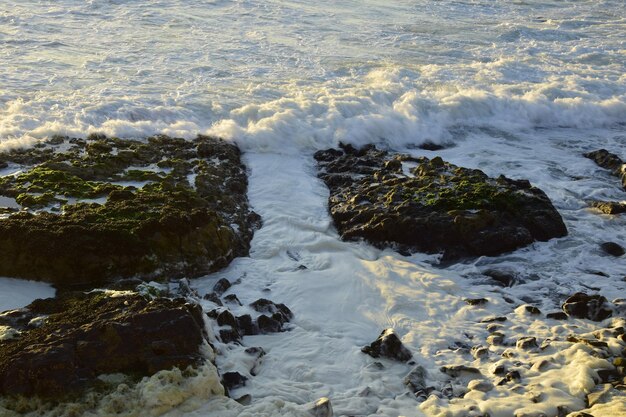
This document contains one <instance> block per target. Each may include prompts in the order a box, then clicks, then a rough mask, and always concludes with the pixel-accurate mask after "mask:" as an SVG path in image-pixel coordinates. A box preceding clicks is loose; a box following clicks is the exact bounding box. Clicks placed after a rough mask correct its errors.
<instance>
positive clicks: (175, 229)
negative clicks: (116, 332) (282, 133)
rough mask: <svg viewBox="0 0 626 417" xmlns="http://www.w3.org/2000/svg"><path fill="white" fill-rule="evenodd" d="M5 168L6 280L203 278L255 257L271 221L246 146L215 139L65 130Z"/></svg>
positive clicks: (1, 272) (87, 284) (0, 262)
mask: <svg viewBox="0 0 626 417" xmlns="http://www.w3.org/2000/svg"><path fill="white" fill-rule="evenodd" d="M0 166H3V167H4V168H3V169H2V172H3V176H1V177H0V196H1V197H0V202H1V203H2V204H5V205H6V206H5V207H4V208H0V276H8V277H15V278H26V279H34V280H41V281H47V282H51V283H53V284H55V285H56V286H57V287H70V286H71V287H82V288H93V287H94V286H96V285H102V284H103V283H106V282H110V281H115V280H117V279H119V278H128V277H137V278H141V279H156V280H159V279H162V277H167V278H168V279H169V278H180V277H190V278H193V277H197V276H201V275H204V274H207V273H209V272H213V271H216V270H218V269H220V268H223V267H224V266H226V265H228V263H229V262H230V261H231V260H232V259H233V258H235V257H236V256H245V255H247V253H248V250H249V247H250V239H251V238H252V234H253V230H254V228H255V227H256V226H258V224H259V222H260V218H259V216H258V215H256V214H255V213H254V212H252V211H251V210H250V208H249V205H248V199H247V195H246V192H247V176H246V170H245V166H244V165H243V164H242V162H241V159H240V152H239V149H238V148H237V147H236V146H235V145H233V144H231V143H228V142H225V141H223V140H220V139H217V138H213V137H207V136H198V137H197V138H196V139H194V140H185V139H182V138H172V137H168V136H153V137H150V138H147V139H146V140H142V141H138V140H121V139H117V138H108V137H105V136H102V135H91V136H89V137H88V138H87V139H86V140H85V139H70V138H66V137H54V138H52V139H50V140H49V141H48V142H47V143H41V144H39V145H38V146H37V147H35V148H31V149H26V150H13V151H10V152H4V153H0Z"/></svg>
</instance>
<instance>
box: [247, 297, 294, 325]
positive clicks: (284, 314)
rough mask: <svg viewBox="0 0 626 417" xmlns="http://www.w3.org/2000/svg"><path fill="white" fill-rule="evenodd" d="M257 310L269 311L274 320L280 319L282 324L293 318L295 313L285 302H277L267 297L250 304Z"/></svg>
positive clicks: (261, 311)
mask: <svg viewBox="0 0 626 417" xmlns="http://www.w3.org/2000/svg"><path fill="white" fill-rule="evenodd" d="M250 307H252V308H253V309H254V310H255V311H258V312H259V313H269V314H271V315H272V318H273V319H274V320H277V321H279V322H280V323H281V324H282V323H286V322H288V321H289V320H291V319H292V318H293V313H292V312H291V310H289V308H288V307H287V306H286V305H284V304H275V303H274V302H273V301H270V300H267V299H265V298H260V299H258V300H256V301H255V302H253V303H252V304H250Z"/></svg>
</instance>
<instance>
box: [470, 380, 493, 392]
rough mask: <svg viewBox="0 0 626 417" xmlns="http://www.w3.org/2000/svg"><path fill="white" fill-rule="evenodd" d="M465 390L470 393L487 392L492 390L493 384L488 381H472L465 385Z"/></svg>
mask: <svg viewBox="0 0 626 417" xmlns="http://www.w3.org/2000/svg"><path fill="white" fill-rule="evenodd" d="M467 389H468V390H470V391H482V392H489V391H491V390H492V389H493V384H492V383H491V382H489V381H483V380H481V379H473V380H471V381H470V382H469V383H468V384H467Z"/></svg>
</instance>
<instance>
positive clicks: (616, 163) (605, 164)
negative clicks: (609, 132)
mask: <svg viewBox="0 0 626 417" xmlns="http://www.w3.org/2000/svg"><path fill="white" fill-rule="evenodd" d="M584 156H585V157H586V158H589V159H591V160H593V161H594V162H595V163H596V164H597V165H598V166H600V167H602V168H605V169H608V170H609V171H611V173H612V174H613V175H615V176H616V177H618V178H619V179H620V180H621V182H622V187H623V188H624V189H625V190H626V170H624V161H622V159H621V158H620V157H619V156H617V155H615V154H614V153H610V152H609V151H607V150H606V149H598V150H597V151H593V152H588V153H586V154H584Z"/></svg>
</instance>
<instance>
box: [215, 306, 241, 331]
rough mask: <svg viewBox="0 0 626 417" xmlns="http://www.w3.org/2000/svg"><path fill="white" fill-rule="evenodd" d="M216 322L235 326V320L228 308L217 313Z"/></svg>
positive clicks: (221, 324)
mask: <svg viewBox="0 0 626 417" xmlns="http://www.w3.org/2000/svg"><path fill="white" fill-rule="evenodd" d="M217 324H218V326H230V327H232V328H233V329H235V328H237V320H236V319H235V316H233V314H232V313H231V312H230V311H228V310H224V311H222V312H221V313H219V314H218V315H217Z"/></svg>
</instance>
